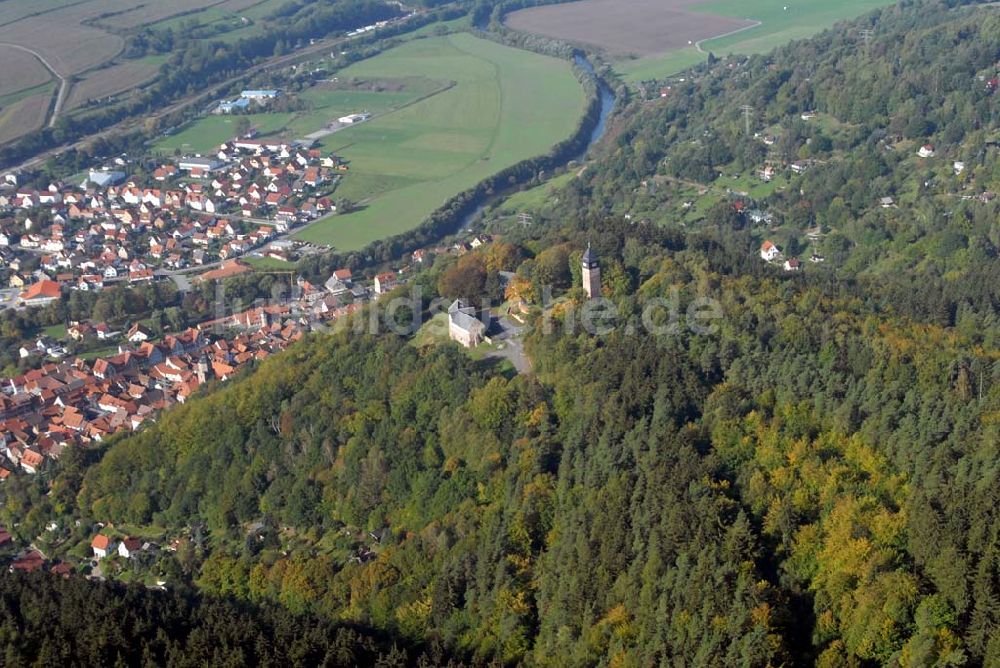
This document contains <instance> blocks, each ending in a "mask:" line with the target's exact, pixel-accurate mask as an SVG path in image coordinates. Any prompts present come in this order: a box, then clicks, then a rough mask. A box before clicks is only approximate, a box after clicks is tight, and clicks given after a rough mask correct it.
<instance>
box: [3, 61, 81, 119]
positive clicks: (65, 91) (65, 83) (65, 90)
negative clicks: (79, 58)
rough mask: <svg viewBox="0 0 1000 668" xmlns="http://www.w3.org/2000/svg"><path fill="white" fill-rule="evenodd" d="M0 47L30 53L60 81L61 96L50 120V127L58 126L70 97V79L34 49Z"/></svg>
mask: <svg viewBox="0 0 1000 668" xmlns="http://www.w3.org/2000/svg"><path fill="white" fill-rule="evenodd" d="M0 46H6V47H8V48H11V49H17V50H18V51H24V52H25V53H30V54H31V55H33V56H34V57H35V58H37V59H38V62H40V63H41V64H42V65H43V66H45V69H47V70H48V71H49V72H50V73H51V74H52V76H54V77H55V78H56V79H58V80H59V95H58V96H57V97H56V105H55V106H54V107H53V108H52V116H51V118H49V127H50V128H51V127H52V126H53V125H55V124H56V121H57V120H59V114H60V113H61V112H62V108H63V104H65V102H66V97H67V96H68V95H69V79H67V78H66V77H64V76H63V75H61V74H59V73H58V72H56V68H55V67H53V66H52V64H51V63H50V62H49V61H47V60H46V59H45V56H43V55H42V54H40V53H38V52H37V51H35V50H34V49H29V48H28V47H26V46H21V45H20V44H11V43H10V42H0Z"/></svg>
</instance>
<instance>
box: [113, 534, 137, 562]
mask: <svg viewBox="0 0 1000 668" xmlns="http://www.w3.org/2000/svg"><path fill="white" fill-rule="evenodd" d="M141 551H142V541H141V540H139V539H138V538H125V539H124V540H122V542H120V543H119V544H118V554H119V555H121V556H122V557H124V558H125V559H131V558H132V557H133V556H135V554H136V553H137V552H141Z"/></svg>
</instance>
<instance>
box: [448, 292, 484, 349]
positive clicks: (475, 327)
mask: <svg viewBox="0 0 1000 668" xmlns="http://www.w3.org/2000/svg"><path fill="white" fill-rule="evenodd" d="M448 338H450V339H451V340H452V341H458V342H459V343H461V344H462V345H463V346H465V347H466V348H473V347H475V346H478V345H479V344H480V343H482V342H483V341H484V340H485V339H486V325H484V324H483V322H482V321H481V320H480V319H479V318H477V317H476V309H475V307H473V306H470V305H469V304H468V303H466V302H465V301H463V300H461V299H456V300H455V301H454V302H452V304H451V306H449V307H448Z"/></svg>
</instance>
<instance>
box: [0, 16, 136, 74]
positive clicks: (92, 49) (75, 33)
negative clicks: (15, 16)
mask: <svg viewBox="0 0 1000 668" xmlns="http://www.w3.org/2000/svg"><path fill="white" fill-rule="evenodd" d="M54 20H55V19H54V18H53V17H51V16H47V17H44V18H43V17H31V18H28V19H24V20H23V21H18V22H17V23H14V24H10V25H6V26H2V27H0V42H3V43H8V44H20V45H26V46H28V47H30V48H31V49H32V50H33V51H36V52H38V53H39V54H40V55H41V56H42V57H44V58H45V59H46V60H47V61H48V62H49V64H50V65H51V66H52V68H53V69H55V71H56V72H57V73H59V75H61V76H64V77H65V76H70V75H73V74H79V73H81V72H85V71H87V70H89V69H91V68H93V67H96V66H97V65H100V64H101V63H104V62H107V61H108V60H110V59H111V58H114V57H115V56H116V55H118V53H119V52H120V51H121V50H122V47H123V46H124V40H123V39H122V38H121V37H119V36H118V35H112V34H110V33H106V32H104V31H103V30H98V29H97V28H91V27H90V26H84V25H67V26H63V27H62V28H60V29H58V30H54V29H53V27H52V26H53V23H52V22H53V21H54Z"/></svg>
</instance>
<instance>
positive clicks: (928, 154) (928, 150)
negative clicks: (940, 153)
mask: <svg viewBox="0 0 1000 668" xmlns="http://www.w3.org/2000/svg"><path fill="white" fill-rule="evenodd" d="M917 155H919V156H920V157H921V158H933V157H934V147H933V146H932V145H931V144H924V145H923V146H921V147H920V150H919V151H917Z"/></svg>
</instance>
